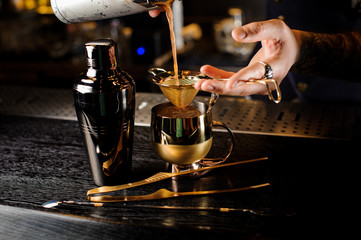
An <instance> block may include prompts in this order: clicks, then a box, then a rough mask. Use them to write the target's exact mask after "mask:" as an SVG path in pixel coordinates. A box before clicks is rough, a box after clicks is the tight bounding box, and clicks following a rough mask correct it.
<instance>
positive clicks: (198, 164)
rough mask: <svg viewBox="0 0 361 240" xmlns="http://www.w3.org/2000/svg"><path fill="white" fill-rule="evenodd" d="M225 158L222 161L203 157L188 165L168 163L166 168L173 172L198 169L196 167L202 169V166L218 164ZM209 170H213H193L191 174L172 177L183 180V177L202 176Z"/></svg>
mask: <svg viewBox="0 0 361 240" xmlns="http://www.w3.org/2000/svg"><path fill="white" fill-rule="evenodd" d="M225 160H226V159H222V160H220V161H207V160H203V159H202V160H200V161H198V162H195V163H192V164H187V165H177V164H170V163H167V165H166V169H167V171H168V172H171V173H177V172H184V171H191V170H196V169H200V168H204V167H211V166H214V165H218V164H221V163H223V162H224V161H225ZM209 171H211V170H205V171H200V172H192V173H189V174H185V175H180V176H175V177H172V179H173V180H181V179H190V178H200V177H202V176H203V175H205V174H207V173H208V172H209Z"/></svg>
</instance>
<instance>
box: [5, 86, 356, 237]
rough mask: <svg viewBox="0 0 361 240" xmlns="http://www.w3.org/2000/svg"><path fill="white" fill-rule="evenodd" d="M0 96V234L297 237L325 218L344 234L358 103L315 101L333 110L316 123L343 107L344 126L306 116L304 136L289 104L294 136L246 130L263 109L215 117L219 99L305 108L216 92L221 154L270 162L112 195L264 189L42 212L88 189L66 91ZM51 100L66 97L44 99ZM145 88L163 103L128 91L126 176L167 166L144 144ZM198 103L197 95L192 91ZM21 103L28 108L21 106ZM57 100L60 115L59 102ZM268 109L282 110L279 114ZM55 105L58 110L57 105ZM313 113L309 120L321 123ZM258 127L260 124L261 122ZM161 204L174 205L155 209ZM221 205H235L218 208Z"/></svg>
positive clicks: (328, 229)
mask: <svg viewBox="0 0 361 240" xmlns="http://www.w3.org/2000/svg"><path fill="white" fill-rule="evenodd" d="M14 91H17V93H18V94H14ZM0 93H1V95H0V142H1V144H0V154H1V155H0V156H1V158H0V159H1V160H0V161H1V168H0V189H1V190H0V192H1V194H0V232H1V237H0V238H1V239H99V238H100V239H221V238H230V239H296V238H298V237H300V236H307V237H316V236H324V235H325V234H326V233H332V232H334V231H335V230H336V229H335V228H332V226H333V224H336V225H337V231H340V230H341V231H342V232H343V233H344V234H343V235H345V234H346V233H347V230H344V229H343V228H341V227H340V226H339V225H338V222H339V220H341V221H342V222H346V221H347V220H348V219H351V218H349V217H348V215H347V216H346V214H350V213H351V215H352V211H353V210H352V209H353V207H354V205H353V204H352V201H351V199H354V195H355V194H356V192H355V190H354V189H353V187H354V185H353V184H354V183H357V182H358V181H359V180H357V174H356V171H357V170H356V169H357V167H358V160H359V159H360V156H359V154H358V148H357V146H359V145H358V143H359V140H358V139H359V138H358V137H359V136H360V123H361V121H360V119H361V114H360V113H361V107H359V106H352V107H350V106H339V105H337V106H336V105H320V106H318V107H319V109H323V111H329V110H330V111H331V110H332V111H333V112H334V113H333V115H332V116H334V117H333V118H334V119H331V118H332V117H330V116H331V115H325V116H327V118H328V119H324V115H323V117H322V118H323V121H324V124H325V125H326V122H330V121H336V122H337V121H339V120H340V116H341V115H345V114H350V113H351V114H352V117H351V118H352V119H350V116H349V115H347V117H346V118H345V120H344V121H343V122H342V123H340V126H342V125H345V122H346V123H347V124H348V126H343V129H342V131H338V130H337V129H336V128H335V126H338V125H337V124H333V128H334V130H333V132H332V133H327V134H326V133H325V134H324V133H323V132H322V129H319V131H318V132H317V131H316V132H317V133H315V134H311V133H310V132H312V124H311V123H309V125H308V130H307V129H306V130H305V131H304V132H303V135H302V134H300V133H299V132H296V131H295V129H297V127H296V126H299V125H297V124H296V122H298V123H299V124H300V118H302V116H303V115H302V114H301V113H300V111H298V112H297V113H296V118H295V119H293V121H289V120H288V123H287V124H286V125H287V126H288V128H290V126H292V127H293V128H292V129H293V130H292V131H291V133H292V132H293V133H294V135H292V134H287V133H288V130H287V128H285V127H284V122H283V123H282V124H283V125H282V124H281V125H282V126H281V129H280V130H279V131H278V130H277V127H279V126H278V125H279V124H278V125H277V124H276V126H273V128H272V129H268V130H267V129H260V127H259V126H257V129H260V130H258V131H257V129H256V130H255V129H254V128H252V125H251V124H250V123H251V121H252V119H253V121H254V119H255V116H256V115H257V114H258V115H257V116H259V115H261V114H263V113H262V111H263V110H261V111H258V113H257V111H255V112H252V111H251V112H249V113H248V116H247V117H248V118H246V119H245V118H243V121H244V122H246V123H247V124H246V126H245V127H242V126H241V125H239V124H237V125H235V126H234V124H233V122H232V121H231V120H230V118H229V119H228V120H229V121H228V122H226V120H227V119H226V118H223V119H220V118H222V117H224V115H225V114H227V113H225V111H224V107H225V106H228V107H229V108H230V109H231V110H232V109H233V110H234V111H233V112H235V111H236V108H237V105H236V104H233V105H232V104H231V105H229V104H230V102H232V101H236V102H237V104H240V105H241V106H243V107H245V106H251V108H250V109H254V108H256V107H257V106H259V107H260V109H264V111H266V110H267V109H273V110H274V114H275V116H272V113H271V114H269V115H268V117H267V118H268V119H272V118H273V117H274V118H276V119H277V118H278V119H280V118H282V116H283V117H285V116H287V115H289V114H290V112H292V111H291V110H292V109H295V108H298V109H300V106H302V109H306V108H307V106H306V105H302V104H301V105H300V104H296V105H294V104H291V103H284V105H277V106H275V104H273V103H268V102H267V103H266V102H261V103H259V102H255V101H252V100H248V102H247V101H239V100H238V99H233V98H232V99H228V98H220V100H219V102H217V104H216V105H215V109H214V114H213V118H214V120H221V121H225V122H226V124H228V125H231V126H230V127H231V129H233V130H234V133H235V137H236V145H235V150H234V152H233V153H232V155H231V157H230V159H229V160H228V161H229V162H235V161H243V160H248V159H253V158H260V157H268V160H265V161H259V162H254V163H247V164H242V165H237V166H232V167H226V168H220V169H216V170H212V171H211V172H209V173H208V174H206V175H205V176H203V177H201V178H199V179H181V180H172V179H167V180H163V181H160V182H157V183H153V184H149V185H145V186H142V187H137V188H132V189H129V190H126V191H124V192H123V193H118V194H124V195H128V196H129V195H144V194H149V193H153V192H155V191H156V190H158V189H160V188H166V189H168V190H171V191H174V192H186V191H201V190H220V189H229V188H240V187H246V186H251V185H257V184H262V183H270V186H268V187H264V188H259V189H251V190H246V191H240V192H233V193H223V194H213V195H204V196H187V197H177V198H170V199H162V200H149V201H138V202H125V203H122V204H121V205H120V206H119V205H118V206H104V207H93V206H86V205H80V206H75V207H63V208H53V209H45V208H43V207H42V204H44V203H45V202H47V201H49V200H72V201H79V202H86V201H87V200H86V192H87V191H88V190H90V189H92V188H95V187H96V186H95V185H94V183H93V181H92V177H91V173H90V170H89V163H88V160H87V158H86V155H85V151H84V147H83V140H82V137H81V135H80V130H79V128H78V123H77V121H75V118H74V114H73V111H74V110H73V107H72V105H71V104H72V95H71V90H64V89H63V90H55V89H37V88H28V87H14V86H4V85H3V86H1V87H0ZM40 93H41V94H40ZM45 93H47V95H46V94H45ZM44 94H45V95H46V96H47V97H44V96H45V95H44ZM49 96H50V97H49ZM56 96H61V98H63V99H65V100H64V101H61V104H60V105H56V106H54V102H53V100H54V98H56ZM149 96H151V97H150V99H152V101H162V100H164V99H162V96H160V95H159V94H154V95H149V94H141V93H140V94H138V95H137V113H136V127H135V135H134V151H133V167H132V179H130V181H131V182H134V181H138V180H142V179H145V178H147V177H149V176H152V175H154V174H155V173H157V172H161V171H165V163H164V162H163V161H162V160H161V159H160V158H159V157H158V156H157V155H156V153H155V152H154V151H153V149H152V147H151V144H150V131H149V126H148V124H149V122H147V121H148V120H149V119H148V120H147V112H148V111H149V109H150V107H151V104H148V103H147V102H146V101H145V100H144V99H145V98H147V97H148V98H149ZM44 98H45V99H44ZM46 98H48V100H46ZM204 99H206V97H199V98H198V100H204ZM42 104H50V105H52V107H49V109H52V108H53V112H52V113H51V112H50V113H49V112H47V108H46V107H45V106H42ZM27 105H28V106H32V109H30V110H29V109H21V107H24V106H27ZM37 105H38V106H37ZM64 106H65V107H64ZM327 106H328V107H327ZM63 107H64V109H67V110H69V111H70V113H69V114H68V113H67V110H61V109H62V108H63ZM217 108H218V109H217ZM276 108H279V109H278V110H280V109H281V110H282V111H281V112H283V114H282V116H280V112H279V111H278V112H276V111H275V109H276ZM34 109H35V110H34ZM59 109H60V110H61V111H62V114H57V113H56V112H57V111H59ZM325 109H329V110H325ZM346 110H347V111H346ZM142 111H145V114H144V115H145V116H143V115H142V114H143V112H142ZM37 112H38V113H39V114H37ZM54 112H55V113H54ZM231 112H232V111H231ZM222 114H223V115H222ZM297 114H298V115H297ZM300 114H301V115H300ZM297 116H298V119H297ZM315 116H316V115H313V121H317V122H319V121H320V119H316V118H317V117H315ZM236 117H237V118H238V117H239V118H240V119H241V118H242V116H234V118H236ZM270 121H271V120H270ZM347 121H351V122H347ZM255 124H256V122H253V125H255ZM267 124H268V123H266V122H264V123H263V126H265V125H267ZM273 125H274V124H273ZM318 128H320V126H318ZM275 129H276V130H275ZM282 129H283V131H282ZM285 129H286V130H285ZM306 133H307V134H308V135H307V134H306ZM214 139H215V143H214V144H213V149H212V151H211V153H210V155H214V156H217V155H219V154H222V152H225V151H226V150H227V148H228V144H229V143H228V141H225V139H227V133H226V132H223V131H221V130H217V131H215V136H214ZM164 206H170V207H180V208H181V209H171V208H170V209H164V208H162V207H164ZM198 207H202V208H203V209H197V208H198ZM182 208H183V209H182ZM187 208H191V209H187ZM227 208H229V209H236V210H237V211H224V209H227ZM220 209H223V210H220ZM339 214H342V216H344V217H339V216H340V215H339ZM336 216H337V217H336ZM320 222H322V223H323V224H320ZM326 223H330V224H332V225H330V224H326Z"/></svg>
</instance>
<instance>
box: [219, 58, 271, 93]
mask: <svg viewBox="0 0 361 240" xmlns="http://www.w3.org/2000/svg"><path fill="white" fill-rule="evenodd" d="M264 74H265V67H264V66H263V65H262V64H261V63H259V62H254V63H250V64H249V65H248V66H247V67H245V68H242V69H241V70H239V71H238V72H237V73H235V74H233V75H232V76H231V77H230V78H229V80H228V81H227V83H226V86H225V87H226V88H227V89H232V88H235V87H236V86H237V85H239V84H243V83H244V82H247V81H250V80H253V79H261V78H263V76H264ZM254 94H255V93H254Z"/></svg>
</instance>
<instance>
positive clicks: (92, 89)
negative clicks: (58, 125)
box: [73, 39, 135, 186]
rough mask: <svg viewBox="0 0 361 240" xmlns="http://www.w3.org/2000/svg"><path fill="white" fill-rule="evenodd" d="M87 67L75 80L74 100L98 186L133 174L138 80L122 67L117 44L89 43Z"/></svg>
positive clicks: (106, 42)
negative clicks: (118, 57) (136, 85)
mask: <svg viewBox="0 0 361 240" xmlns="http://www.w3.org/2000/svg"><path fill="white" fill-rule="evenodd" d="M85 48H86V57H87V70H86V71H85V72H84V73H82V74H81V75H80V76H79V77H78V78H77V79H76V80H75V83H74V87H73V93H74V103H75V109H76V113H77V117H78V122H79V126H80V129H81V132H82V135H83V137H84V143H85V149H86V152H87V155H88V158H89V161H90V167H91V171H92V174H93V179H94V182H95V184H96V185H98V186H104V185H116V184H120V183H124V182H125V181H127V180H129V179H128V178H129V177H130V174H131V163H132V149H133V132H134V115H135V83H134V81H133V79H132V78H131V77H130V76H129V75H128V74H127V73H126V72H124V71H122V70H121V69H120V67H119V66H118V62H117V60H118V59H117V44H116V43H115V42H114V41H113V40H111V39H100V40H95V41H93V42H89V43H86V44H85Z"/></svg>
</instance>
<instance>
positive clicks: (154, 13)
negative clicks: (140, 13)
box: [148, 9, 163, 18]
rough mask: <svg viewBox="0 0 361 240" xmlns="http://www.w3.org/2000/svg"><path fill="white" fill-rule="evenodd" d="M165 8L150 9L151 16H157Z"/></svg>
mask: <svg viewBox="0 0 361 240" xmlns="http://www.w3.org/2000/svg"><path fill="white" fill-rule="evenodd" d="M162 11H163V10H161V9H155V10H150V11H149V12H148V13H149V16H151V17H152V18H155V17H157V16H158V15H159V14H160V13H161V12H162Z"/></svg>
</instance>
